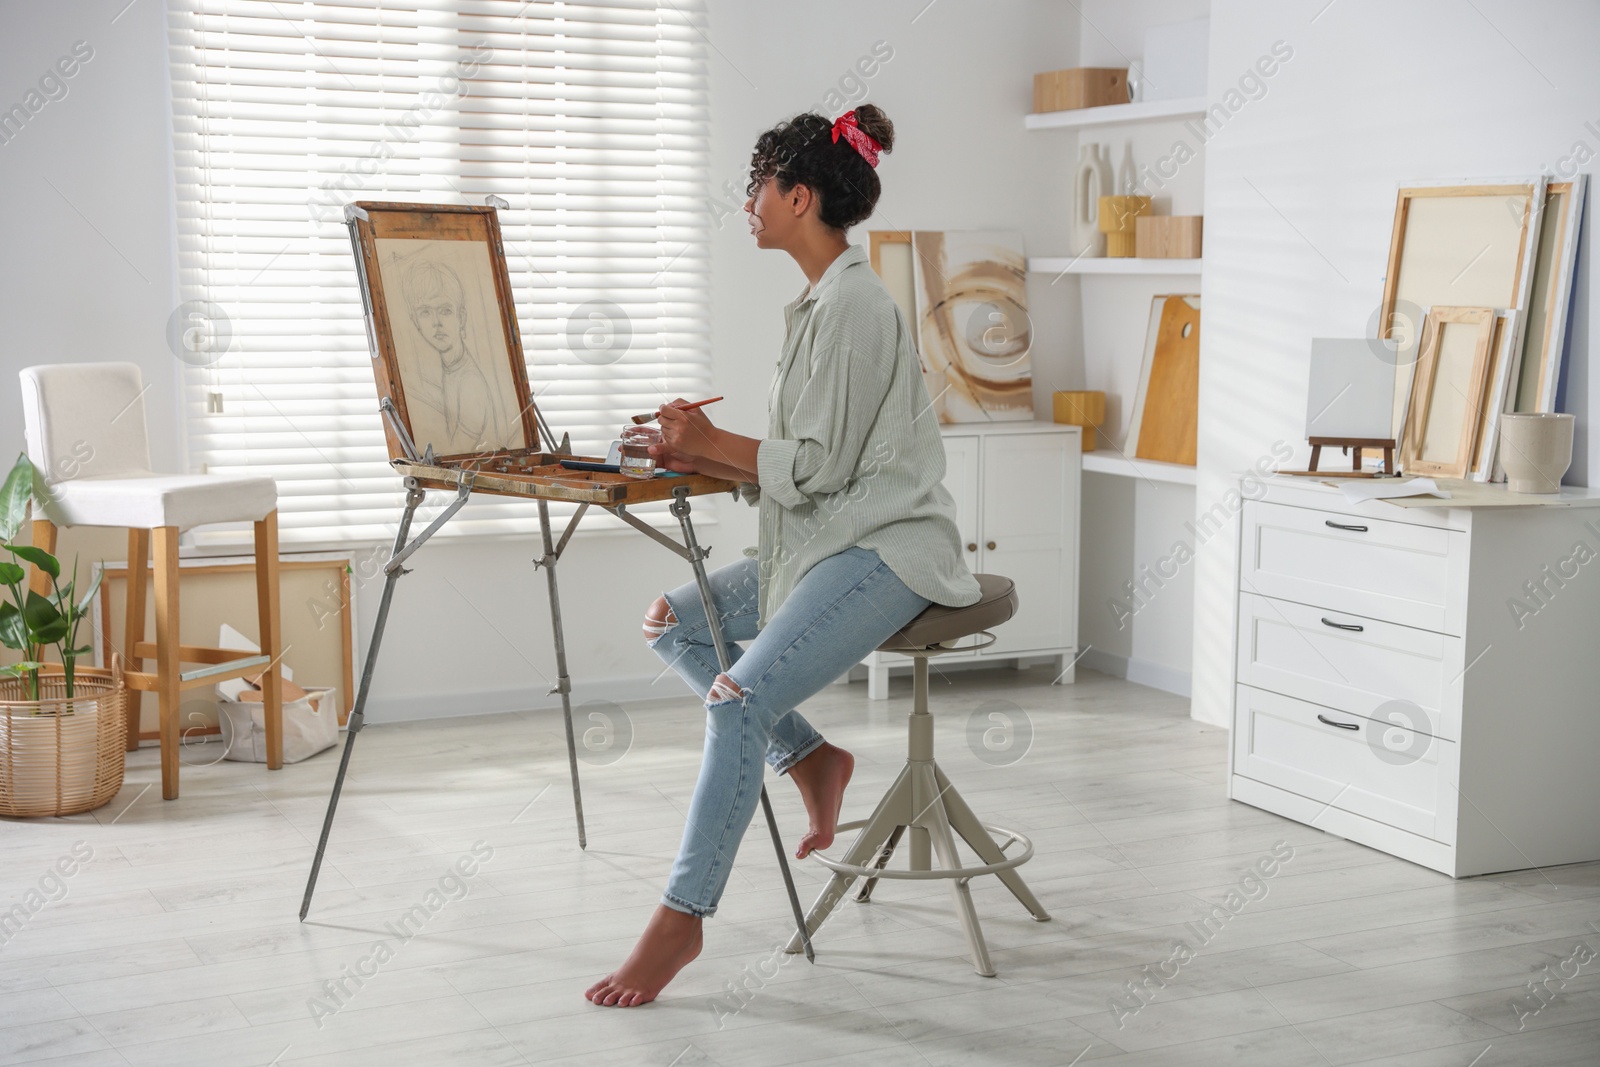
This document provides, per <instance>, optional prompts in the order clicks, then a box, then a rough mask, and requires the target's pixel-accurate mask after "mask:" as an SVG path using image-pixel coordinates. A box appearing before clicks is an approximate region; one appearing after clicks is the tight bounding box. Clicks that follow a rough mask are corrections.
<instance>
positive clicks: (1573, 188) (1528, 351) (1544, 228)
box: [1514, 174, 1589, 411]
mask: <svg viewBox="0 0 1600 1067" xmlns="http://www.w3.org/2000/svg"><path fill="white" fill-rule="evenodd" d="M1588 179H1589V176H1588V175H1587V174H1579V175H1577V176H1576V177H1574V178H1573V179H1572V180H1571V181H1570V182H1551V183H1550V185H1549V187H1548V189H1547V190H1546V192H1545V201H1544V203H1545V207H1544V214H1543V221H1542V223H1541V225H1540V227H1539V246H1538V252H1537V254H1536V258H1535V260H1534V268H1533V276H1532V293H1531V296H1530V299H1529V301H1528V317H1527V328H1526V329H1525V330H1524V331H1523V334H1522V359H1521V368H1520V369H1521V373H1520V375H1519V377H1518V381H1517V385H1516V393H1515V396H1516V401H1515V403H1516V406H1515V408H1514V410H1516V411H1554V410H1555V409H1556V387H1557V386H1558V385H1559V383H1560V378H1561V354H1562V349H1563V348H1564V347H1565V346H1566V340H1567V325H1568V320H1569V318H1570V313H1571V308H1572V276H1573V274H1574V273H1575V272H1576V270H1577V264H1578V231H1579V226H1580V224H1581V223H1582V221H1583V202H1584V199H1585V193H1586V191H1587V188H1588Z"/></svg>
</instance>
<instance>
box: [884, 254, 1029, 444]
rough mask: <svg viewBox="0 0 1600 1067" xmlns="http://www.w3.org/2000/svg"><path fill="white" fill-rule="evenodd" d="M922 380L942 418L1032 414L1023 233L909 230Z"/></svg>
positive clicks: (986, 418) (945, 420) (972, 419)
mask: <svg viewBox="0 0 1600 1067" xmlns="http://www.w3.org/2000/svg"><path fill="white" fill-rule="evenodd" d="M911 241H912V247H913V249H914V250H915V253H916V254H915V256H914V257H913V258H914V267H915V271H916V293H917V325H916V331H917V343H918V349H919V351H920V352H921V356H922V375H923V382H924V384H926V385H927V387H928V397H929V400H930V401H931V402H932V405H933V409H934V412H935V413H936V414H937V415H938V417H939V421H940V422H943V423H960V422H997V421H1009V420H1025V419H1031V418H1033V361H1032V359H1031V357H1030V355H1029V353H1030V351H1031V349H1032V347H1033V325H1032V322H1031V321H1030V320H1029V318H1028V311H1027V303H1028V299H1027V285H1026V281H1027V261H1026V260H1025V259H1024V257H1023V254H1022V236H1021V234H1017V233H1007V232H990V231H976V230H975V231H957V230H950V231H930V230H918V231H915V232H913V234H912V238H911Z"/></svg>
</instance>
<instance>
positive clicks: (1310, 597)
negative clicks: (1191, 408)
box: [1228, 477, 1600, 877]
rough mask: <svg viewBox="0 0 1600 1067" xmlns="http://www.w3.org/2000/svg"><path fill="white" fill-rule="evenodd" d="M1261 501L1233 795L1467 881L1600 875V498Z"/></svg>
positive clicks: (1290, 486)
mask: <svg viewBox="0 0 1600 1067" xmlns="http://www.w3.org/2000/svg"><path fill="white" fill-rule="evenodd" d="M1250 495H1254V496H1257V497H1258V499H1255V500H1248V501H1247V502H1246V503H1245V504H1244V506H1243V509H1242V513H1241V515H1240V544H1239V571H1238V631H1237V635H1236V637H1237V642H1236V646H1235V658H1234V668H1235V669H1234V682H1235V686H1234V712H1233V737H1232V746H1231V750H1230V753H1229V775H1228V781H1229V795H1230V796H1231V797H1233V798H1234V799H1235V800H1240V801H1244V802H1245V803H1248V804H1253V805H1255V806H1256V807H1259V808H1265V809H1266V810H1268V811H1272V812H1276V813H1277V814H1279V815H1283V816H1286V817H1288V818H1292V819H1295V820H1298V821H1300V822H1303V823H1307V824H1309V825H1312V826H1316V827H1318V828H1319V829H1323V830H1326V831H1328V832H1329V833H1333V834H1336V835H1338V836H1340V837H1344V838H1348V839H1349V840H1352V841H1358V842H1360V843H1361V844H1364V845H1369V846H1371V847H1373V848H1376V849H1381V850H1382V851H1384V852H1388V853H1390V854H1391V855H1395V856H1399V857H1401V858H1403V859H1408V860H1411V861H1413V862H1415V863H1420V864H1422V865H1423V866H1425V867H1431V868H1433V869H1434V870H1437V871H1443V872H1444V873H1446V874H1449V875H1453V876H1457V877H1460V876H1465V875H1472V874H1485V873H1489V872H1492V871H1506V870H1521V869H1524V868H1529V867H1544V866H1553V865H1557V864H1563V863H1574V862H1579V861H1587V860H1595V859H1600V491H1596V490H1587V489H1568V490H1564V491H1563V493H1562V494H1561V496H1560V497H1554V496H1552V497H1538V496H1516V495H1513V494H1508V493H1506V492H1505V491H1504V489H1503V488H1501V487H1498V486H1477V485H1474V486H1468V487H1466V489H1464V490H1463V491H1462V492H1461V495H1460V497H1459V499H1453V500H1451V501H1449V502H1444V501H1441V502H1440V503H1441V504H1445V505H1446V506H1442V507H1400V506H1397V505H1394V504H1389V503H1384V502H1381V501H1380V502H1370V503H1366V504H1359V505H1352V504H1349V503H1347V502H1346V501H1345V498H1344V496H1343V495H1342V494H1341V493H1340V492H1339V491H1338V490H1337V489H1334V488H1331V487H1328V486H1323V485H1321V484H1319V483H1317V482H1314V481H1311V480H1309V479H1303V478H1287V477H1284V478H1272V479H1268V480H1267V482H1266V489H1265V493H1264V495H1263V494H1262V493H1261V491H1260V490H1259V487H1257V491H1256V492H1255V493H1253V494H1250ZM1507 500H1514V501H1518V502H1519V503H1521V506H1511V507H1506V506H1496V505H1497V503H1498V502H1501V501H1507Z"/></svg>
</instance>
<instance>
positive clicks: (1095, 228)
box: [1072, 143, 1111, 259]
mask: <svg viewBox="0 0 1600 1067" xmlns="http://www.w3.org/2000/svg"><path fill="white" fill-rule="evenodd" d="M1110 195H1111V164H1110V163H1108V162H1106V160H1104V159H1103V158H1101V156H1100V146H1099V145H1097V144H1093V143H1090V144H1086V145H1083V146H1082V147H1080V148H1079V149H1078V170H1077V174H1076V177H1075V180H1074V182H1073V190H1072V222H1073V230H1074V231H1075V233H1074V234H1073V238H1072V239H1073V243H1074V244H1075V245H1076V247H1077V249H1078V255H1079V256H1080V257H1082V258H1084V259H1093V258H1098V257H1100V256H1103V255H1105V254H1106V235H1105V234H1103V233H1101V232H1100V198H1101V197H1102V196H1110Z"/></svg>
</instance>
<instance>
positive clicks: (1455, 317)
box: [1400, 307, 1495, 478]
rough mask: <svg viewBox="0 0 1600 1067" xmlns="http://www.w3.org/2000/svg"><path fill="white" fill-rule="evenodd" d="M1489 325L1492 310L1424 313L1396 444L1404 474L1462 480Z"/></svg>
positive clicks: (1490, 330)
mask: <svg viewBox="0 0 1600 1067" xmlns="http://www.w3.org/2000/svg"><path fill="white" fill-rule="evenodd" d="M1494 324H1495V311H1494V309H1493V308H1487V307H1435V308H1430V309H1429V311H1428V317H1427V319H1426V320H1425V322H1424V326H1423V331H1422V336H1423V340H1422V354H1421V356H1419V357H1418V359H1417V367H1416V373H1415V374H1414V375H1413V376H1412V379H1411V404H1410V413H1409V416H1408V417H1407V419H1406V426H1405V435H1404V437H1403V438H1402V439H1401V444H1400V465H1401V467H1402V468H1404V470H1405V472H1406V473H1407V474H1422V475H1437V476H1440V477H1445V478H1465V477H1466V475H1467V471H1468V469H1469V468H1470V467H1471V464H1472V455H1473V445H1474V441H1475V436H1476V433H1477V428H1478V415H1479V412H1480V411H1481V409H1482V404H1483V391H1484V384H1485V379H1486V377H1487V375H1488V369H1489V342H1490V339H1491V336H1492V335H1493V333H1494Z"/></svg>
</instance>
